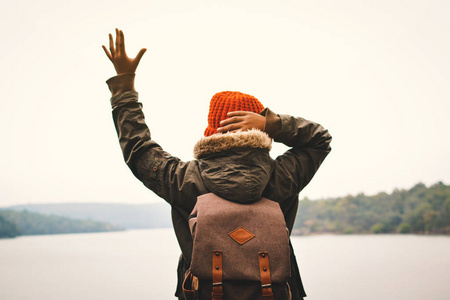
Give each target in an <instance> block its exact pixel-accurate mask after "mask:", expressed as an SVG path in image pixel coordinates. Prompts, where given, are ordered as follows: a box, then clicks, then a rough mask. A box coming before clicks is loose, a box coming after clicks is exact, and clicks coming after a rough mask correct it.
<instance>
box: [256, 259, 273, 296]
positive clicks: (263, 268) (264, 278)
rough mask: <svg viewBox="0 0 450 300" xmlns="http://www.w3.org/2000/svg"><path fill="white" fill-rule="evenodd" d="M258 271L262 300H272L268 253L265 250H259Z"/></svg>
mask: <svg viewBox="0 0 450 300" xmlns="http://www.w3.org/2000/svg"><path fill="white" fill-rule="evenodd" d="M258 258H259V272H260V274H261V289H262V297H263V299H264V300H273V293H272V279H270V268H269V254H268V253H267V251H262V252H259V254H258Z"/></svg>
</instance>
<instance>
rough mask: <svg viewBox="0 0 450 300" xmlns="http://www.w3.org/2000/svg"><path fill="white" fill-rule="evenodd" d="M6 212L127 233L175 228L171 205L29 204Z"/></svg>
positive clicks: (10, 208)
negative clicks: (103, 224)
mask: <svg viewBox="0 0 450 300" xmlns="http://www.w3.org/2000/svg"><path fill="white" fill-rule="evenodd" d="M6 209H8V210H14V211H23V210H26V211H30V212H36V213H40V214H46V215H57V216H63V217H68V218H73V219H82V220H92V221H98V222H107V223H110V224H113V225H115V226H119V227H122V228H125V229H143V228H170V227H171V226H172V223H171V219H170V216H171V214H170V205H168V204H167V203H163V202H161V203H150V204H116V203H67V204H64V203H60V204H30V205H17V206H11V207H7V208H6ZM0 211H1V210H0Z"/></svg>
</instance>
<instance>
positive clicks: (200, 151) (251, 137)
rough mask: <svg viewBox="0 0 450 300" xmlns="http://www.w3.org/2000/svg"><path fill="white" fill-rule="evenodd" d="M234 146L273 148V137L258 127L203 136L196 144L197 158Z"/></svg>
mask: <svg viewBox="0 0 450 300" xmlns="http://www.w3.org/2000/svg"><path fill="white" fill-rule="evenodd" d="M233 148H259V149H268V150H269V151H270V149H271V148H272V139H271V138H270V137H269V136H268V135H267V133H265V132H262V131H261V130H258V129H252V130H248V131H238V132H235V133H233V132H227V133H216V134H213V135H211V136H208V137H203V138H201V139H200V140H199V141H198V142H197V143H196V144H195V146H194V157H195V158H196V159H198V158H200V157H202V156H204V155H206V154H211V153H218V152H222V151H226V150H230V149H233Z"/></svg>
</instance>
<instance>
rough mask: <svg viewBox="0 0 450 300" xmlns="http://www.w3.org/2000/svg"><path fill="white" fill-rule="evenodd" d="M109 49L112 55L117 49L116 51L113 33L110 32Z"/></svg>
mask: <svg viewBox="0 0 450 300" xmlns="http://www.w3.org/2000/svg"><path fill="white" fill-rule="evenodd" d="M109 51H111V56H114V55H115V51H114V40H113V37H112V34H111V33H110V34H109Z"/></svg>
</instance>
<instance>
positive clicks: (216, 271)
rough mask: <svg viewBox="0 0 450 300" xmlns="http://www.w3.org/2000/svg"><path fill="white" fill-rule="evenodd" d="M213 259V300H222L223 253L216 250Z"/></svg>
mask: <svg viewBox="0 0 450 300" xmlns="http://www.w3.org/2000/svg"><path fill="white" fill-rule="evenodd" d="M212 255H213V258H212V262H213V263H212V285H213V286H212V299H213V300H222V299H223V288H222V279H223V273H222V251H220V250H214V251H213V253H212Z"/></svg>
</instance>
